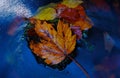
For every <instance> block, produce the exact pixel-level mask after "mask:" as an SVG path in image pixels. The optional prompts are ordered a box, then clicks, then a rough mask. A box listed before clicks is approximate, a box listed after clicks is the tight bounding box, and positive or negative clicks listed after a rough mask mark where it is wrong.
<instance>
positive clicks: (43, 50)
mask: <svg viewBox="0 0 120 78" xmlns="http://www.w3.org/2000/svg"><path fill="white" fill-rule="evenodd" d="M34 24H35V27H34V30H35V32H36V33H37V34H38V36H39V37H40V42H38V43H36V42H35V41H30V48H31V50H32V51H33V53H35V54H36V55H37V56H39V57H40V58H42V59H45V60H44V62H45V63H47V64H49V65H55V64H58V63H60V62H62V61H63V60H64V59H65V58H66V55H68V54H70V53H72V51H73V50H74V49H75V45H76V35H72V31H71V29H70V27H69V25H68V24H65V23H63V22H62V21H59V22H58V25H57V30H55V29H54V28H53V26H52V25H51V24H48V23H47V22H45V21H44V22H41V21H40V20H36V21H35V23H34Z"/></svg>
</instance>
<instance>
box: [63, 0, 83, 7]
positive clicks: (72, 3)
mask: <svg viewBox="0 0 120 78" xmlns="http://www.w3.org/2000/svg"><path fill="white" fill-rule="evenodd" d="M81 3H83V1H82V0H63V2H62V4H64V5H66V6H67V7H69V8H75V7H77V6H78V5H80V4H81Z"/></svg>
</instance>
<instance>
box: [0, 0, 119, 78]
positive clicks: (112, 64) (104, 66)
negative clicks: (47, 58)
mask: <svg viewBox="0 0 120 78" xmlns="http://www.w3.org/2000/svg"><path fill="white" fill-rule="evenodd" d="M57 1H59V0H0V78H86V77H85V75H84V74H83V72H82V71H81V70H80V69H79V68H78V67H77V66H76V65H75V63H74V62H72V63H71V64H69V65H68V66H67V67H66V69H65V70H63V71H58V70H57V69H52V68H49V67H45V66H44V65H42V64H38V63H37V62H36V60H35V58H34V56H33V55H32V53H31V51H30V50H29V49H28V46H27V43H26V41H25V39H24V38H23V27H24V26H25V22H24V21H23V20H22V19H21V17H31V16H32V15H34V14H35V12H36V10H37V9H38V7H40V6H43V5H46V4H48V3H50V2H57ZM85 2H86V3H85V7H86V12H87V15H88V16H89V17H90V18H91V19H92V21H93V23H94V26H93V28H92V30H91V32H90V34H89V37H88V38H87V40H88V42H89V43H90V44H92V45H94V50H93V51H89V50H87V49H85V48H79V47H78V48H77V57H76V58H75V59H76V60H77V61H78V62H79V63H81V64H82V65H83V66H84V68H85V69H86V70H87V71H88V73H89V74H90V76H91V78H120V10H119V8H120V1H119V0H85ZM15 30H16V31H15ZM106 33H107V34H106ZM106 38H110V39H111V41H109V39H108V42H107V44H108V46H109V45H111V46H112V48H110V47H108V49H109V50H106V49H105V39H106Z"/></svg>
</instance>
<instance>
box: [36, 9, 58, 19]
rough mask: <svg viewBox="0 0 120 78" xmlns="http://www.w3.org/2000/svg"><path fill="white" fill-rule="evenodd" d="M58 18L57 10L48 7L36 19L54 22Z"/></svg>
mask: <svg viewBox="0 0 120 78" xmlns="http://www.w3.org/2000/svg"><path fill="white" fill-rule="evenodd" d="M55 17H56V10H55V9H54V8H51V7H46V8H44V9H42V10H41V11H39V13H37V14H36V15H35V16H34V18H36V19H39V20H53V19H54V18H55Z"/></svg>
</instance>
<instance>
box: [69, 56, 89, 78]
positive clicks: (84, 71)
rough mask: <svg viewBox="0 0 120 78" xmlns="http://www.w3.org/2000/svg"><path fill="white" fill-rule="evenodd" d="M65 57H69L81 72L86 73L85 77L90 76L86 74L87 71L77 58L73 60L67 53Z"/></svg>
mask: <svg viewBox="0 0 120 78" xmlns="http://www.w3.org/2000/svg"><path fill="white" fill-rule="evenodd" d="M67 57H68V58H70V59H71V60H72V61H73V62H74V63H75V64H76V65H77V66H78V67H79V68H80V69H81V70H82V71H83V73H84V74H85V75H86V77H87V78H90V75H89V74H88V72H87V71H86V70H85V68H84V67H83V66H82V65H81V64H80V63H79V62H78V61H77V60H75V59H74V58H72V57H71V56H69V55H67Z"/></svg>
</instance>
